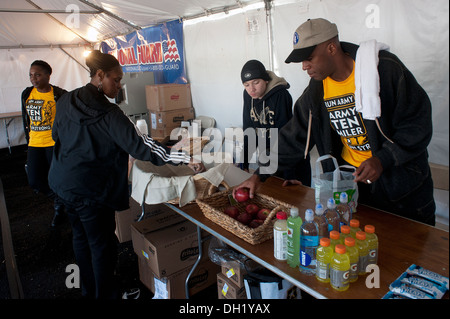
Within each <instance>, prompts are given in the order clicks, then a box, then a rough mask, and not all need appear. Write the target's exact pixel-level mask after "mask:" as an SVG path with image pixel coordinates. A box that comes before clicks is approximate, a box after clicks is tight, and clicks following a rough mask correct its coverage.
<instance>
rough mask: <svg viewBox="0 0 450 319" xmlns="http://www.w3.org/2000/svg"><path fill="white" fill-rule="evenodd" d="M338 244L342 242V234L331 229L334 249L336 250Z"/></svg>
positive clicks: (331, 243) (331, 242) (331, 244)
mask: <svg viewBox="0 0 450 319" xmlns="http://www.w3.org/2000/svg"><path fill="white" fill-rule="evenodd" d="M337 244H342V242H341V239H340V234H339V232H338V231H337V230H332V231H330V247H331V248H332V249H333V251H334V247H335V246H336V245H337Z"/></svg>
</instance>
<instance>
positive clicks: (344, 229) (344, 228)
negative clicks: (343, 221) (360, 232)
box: [339, 219, 353, 245]
mask: <svg viewBox="0 0 450 319" xmlns="http://www.w3.org/2000/svg"><path fill="white" fill-rule="evenodd" d="M352 220H353V219H352ZM349 236H351V233H350V226H348V225H342V226H341V235H340V237H339V238H340V240H341V244H342V245H344V244H345V238H347V237H349Z"/></svg>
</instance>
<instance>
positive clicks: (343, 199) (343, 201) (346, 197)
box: [339, 192, 348, 203]
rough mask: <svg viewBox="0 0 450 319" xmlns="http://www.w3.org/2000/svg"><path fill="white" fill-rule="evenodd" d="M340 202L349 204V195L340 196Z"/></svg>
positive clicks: (344, 193)
mask: <svg viewBox="0 0 450 319" xmlns="http://www.w3.org/2000/svg"><path fill="white" fill-rule="evenodd" d="M339 200H340V201H341V203H347V202H348V196H347V193H346V192H342V193H341V195H340V196H339Z"/></svg>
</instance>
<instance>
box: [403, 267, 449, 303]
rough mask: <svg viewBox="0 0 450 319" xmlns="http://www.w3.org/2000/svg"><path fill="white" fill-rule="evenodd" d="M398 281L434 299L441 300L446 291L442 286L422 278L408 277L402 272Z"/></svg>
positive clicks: (408, 275)
mask: <svg viewBox="0 0 450 319" xmlns="http://www.w3.org/2000/svg"><path fill="white" fill-rule="evenodd" d="M398 280H400V281H401V282H402V283H405V284H408V285H410V286H411V287H414V288H417V289H420V290H422V291H424V292H426V293H427V294H430V295H432V296H433V297H434V298H436V299H441V298H442V297H443V296H444V294H445V292H446V291H447V289H446V288H445V287H444V286H443V285H440V284H438V283H436V282H433V281H429V280H427V279H425V278H423V277H419V276H413V275H410V274H408V273H407V272H404V273H403V274H402V275H401V276H400V277H399V278H398Z"/></svg>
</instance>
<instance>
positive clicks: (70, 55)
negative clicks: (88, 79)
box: [59, 47, 89, 73]
mask: <svg viewBox="0 0 450 319" xmlns="http://www.w3.org/2000/svg"><path fill="white" fill-rule="evenodd" d="M59 49H60V50H61V51H62V52H64V53H65V54H67V55H68V56H69V58H71V59H72V60H74V61H75V62H76V63H78V64H79V65H80V66H81V67H82V68H83V69H85V70H86V71H88V73H89V69H88V68H87V67H85V66H84V65H83V64H82V63H80V61H78V60H77V59H75V58H74V57H73V55H72V54H70V53H69V52H67V51H66V50H64V49H63V48H62V47H59Z"/></svg>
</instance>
